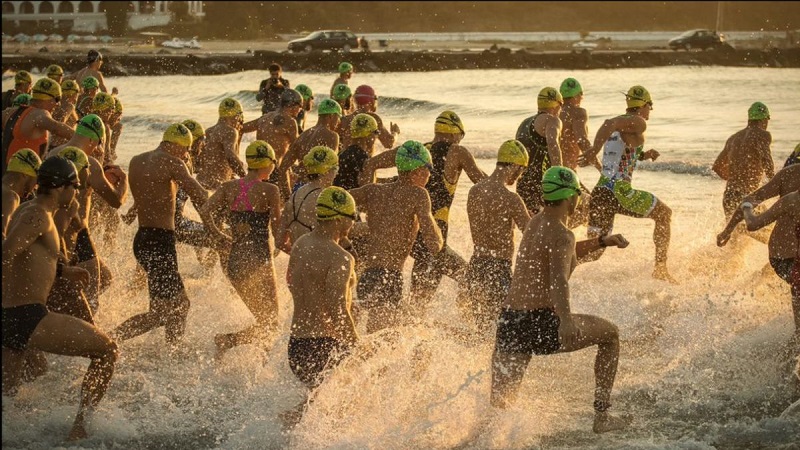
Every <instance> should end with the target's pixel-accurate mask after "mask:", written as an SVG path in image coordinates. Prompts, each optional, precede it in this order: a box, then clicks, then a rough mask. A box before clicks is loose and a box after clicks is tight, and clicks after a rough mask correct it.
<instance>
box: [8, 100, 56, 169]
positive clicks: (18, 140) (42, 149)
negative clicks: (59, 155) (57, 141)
mask: <svg viewBox="0 0 800 450" xmlns="http://www.w3.org/2000/svg"><path fill="white" fill-rule="evenodd" d="M33 109H34V108H31V107H27V108H25V110H24V111H22V114H20V116H19V118H18V119H17V123H16V124H14V129H13V130H12V131H11V136H12V137H11V142H9V144H8V153H7V154H6V164H8V162H9V161H11V157H12V156H14V153H17V152H18V151H20V150H22V149H23V148H29V149H31V150H33V151H35V152H36V153H38V154H39V157H40V158H44V155H45V153H46V152H47V143H48V141H49V138H50V133H49V132H47V131H45V132H44V134H43V135H42V136H40V137H38V138H36V139H28V138H26V137H25V136H22V128H21V127H22V122H23V121H24V120H25V118H26V117H28V114H30V112H31V111H33Z"/></svg>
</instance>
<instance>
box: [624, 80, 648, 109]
mask: <svg viewBox="0 0 800 450" xmlns="http://www.w3.org/2000/svg"><path fill="white" fill-rule="evenodd" d="M625 102H626V103H627V104H628V108H641V107H642V106H644V105H646V104H648V103H649V104H650V107H651V108H652V107H653V99H652V98H651V97H650V92H648V91H647V89H645V88H644V86H638V85H637V86H632V87H631V88H630V89H628V93H627V94H625Z"/></svg>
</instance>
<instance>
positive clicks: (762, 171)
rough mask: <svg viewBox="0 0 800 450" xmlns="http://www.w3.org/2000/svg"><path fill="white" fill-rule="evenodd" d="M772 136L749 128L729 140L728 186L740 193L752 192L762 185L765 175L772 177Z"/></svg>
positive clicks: (763, 131) (758, 129)
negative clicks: (770, 162)
mask: <svg viewBox="0 0 800 450" xmlns="http://www.w3.org/2000/svg"><path fill="white" fill-rule="evenodd" d="M771 142H772V136H771V135H770V133H769V132H768V131H766V130H762V129H760V128H754V127H747V128H745V129H743V130H741V131H739V132H737V133H736V134H734V135H733V136H731V137H730V138H729V139H728V142H727V143H726V144H725V146H726V147H727V150H728V164H729V166H730V168H729V177H728V184H729V186H730V187H731V188H733V189H736V190H738V191H740V192H752V191H754V190H756V189H758V187H759V186H760V185H761V181H762V179H763V177H764V175H767V176H770V177H771V176H772V175H773V174H772V173H771V172H772V171H773V170H774V166H772V165H771V164H769V163H768V162H767V160H768V159H769V160H770V161H771V159H772V154H771V153H770V143H771Z"/></svg>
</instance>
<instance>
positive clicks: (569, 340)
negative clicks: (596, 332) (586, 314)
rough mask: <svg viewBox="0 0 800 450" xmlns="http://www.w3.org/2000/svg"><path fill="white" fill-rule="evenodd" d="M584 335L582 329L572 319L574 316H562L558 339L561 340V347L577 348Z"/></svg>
mask: <svg viewBox="0 0 800 450" xmlns="http://www.w3.org/2000/svg"><path fill="white" fill-rule="evenodd" d="M581 337H583V333H582V332H581V329H580V328H579V327H578V326H577V325H576V324H575V321H574V320H572V317H568V318H562V319H561V323H560V324H559V326H558V340H559V341H561V348H567V349H570V348H575V347H577V345H576V344H577V343H578V341H579V340H580V339H581Z"/></svg>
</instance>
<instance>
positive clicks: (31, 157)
mask: <svg viewBox="0 0 800 450" xmlns="http://www.w3.org/2000/svg"><path fill="white" fill-rule="evenodd" d="M41 164H42V160H41V159H39V155H37V154H36V152H34V151H33V150H31V149H29V148H23V149H22V150H20V151H18V152H17V153H14V156H12V157H11V161H9V162H8V169H7V170H6V173H5V174H4V175H3V225H2V227H3V230H2V231H3V239H5V237H6V230H7V229H8V223H9V221H10V220H11V215H12V214H13V213H14V211H16V209H17V208H18V207H19V205H20V201H21V200H24V199H27V198H28V197H29V196H30V195H31V194H32V193H33V190H34V188H35V187H36V171H38V170H39V166H40V165H41Z"/></svg>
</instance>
